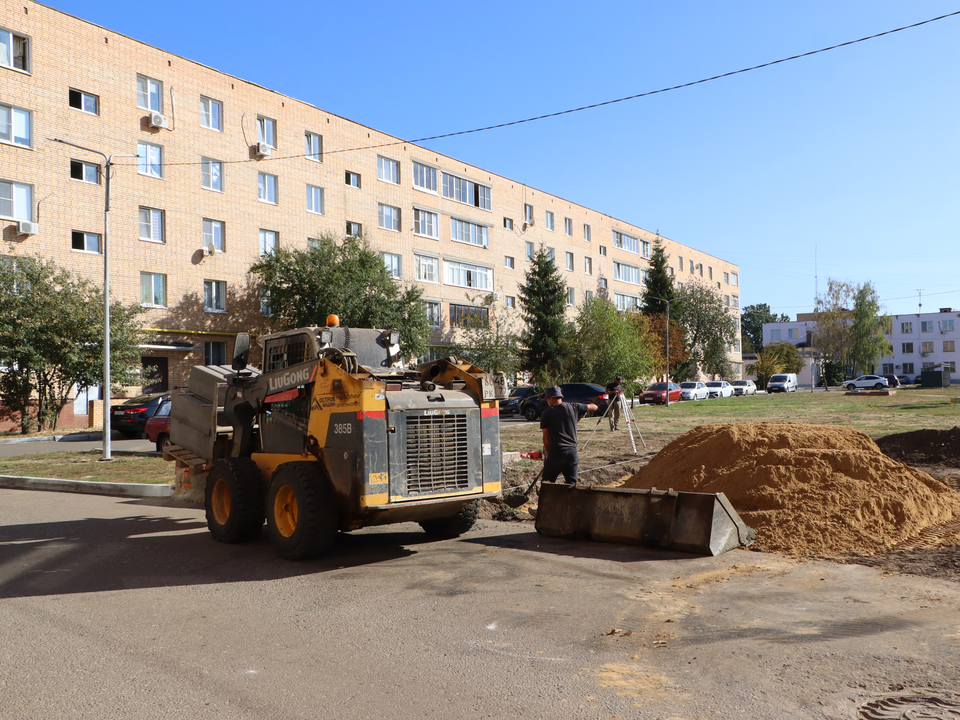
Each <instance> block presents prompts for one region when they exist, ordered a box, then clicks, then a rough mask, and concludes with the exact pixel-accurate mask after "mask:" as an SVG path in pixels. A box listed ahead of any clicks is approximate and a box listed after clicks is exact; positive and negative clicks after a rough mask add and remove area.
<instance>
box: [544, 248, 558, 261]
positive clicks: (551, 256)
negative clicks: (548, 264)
mask: <svg viewBox="0 0 960 720" xmlns="http://www.w3.org/2000/svg"><path fill="white" fill-rule="evenodd" d="M546 251H547V257H548V258H549V259H550V260H553V259H554V258H556V257H557V251H556V249H555V248H552V247H547V248H546Z"/></svg>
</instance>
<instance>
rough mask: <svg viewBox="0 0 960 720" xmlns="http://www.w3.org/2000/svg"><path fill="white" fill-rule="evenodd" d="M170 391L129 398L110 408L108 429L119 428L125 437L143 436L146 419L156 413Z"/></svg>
mask: <svg viewBox="0 0 960 720" xmlns="http://www.w3.org/2000/svg"><path fill="white" fill-rule="evenodd" d="M169 397H170V393H165V392H164V393H151V394H150V395H141V396H140V397H135V398H131V399H129V400H127V401H125V402H122V403H120V404H119V405H114V406H113V407H111V408H110V429H111V430H119V431H120V432H121V433H122V434H123V435H126V436H127V437H131V438H134V437H143V433H144V432H145V431H146V427H147V420H149V419H150V418H152V417H153V416H154V415H156V413H157V408H159V407H160V404H161V403H162V402H163V401H164V400H165V399H167V398H169Z"/></svg>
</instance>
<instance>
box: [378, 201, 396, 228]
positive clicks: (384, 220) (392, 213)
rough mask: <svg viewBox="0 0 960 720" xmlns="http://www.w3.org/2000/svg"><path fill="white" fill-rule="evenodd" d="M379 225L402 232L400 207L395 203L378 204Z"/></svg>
mask: <svg viewBox="0 0 960 720" xmlns="http://www.w3.org/2000/svg"><path fill="white" fill-rule="evenodd" d="M377 227H379V228H381V229H383V230H393V231H394V232H400V208H398V207H394V206H393V205H384V204H383V203H379V204H378V205H377Z"/></svg>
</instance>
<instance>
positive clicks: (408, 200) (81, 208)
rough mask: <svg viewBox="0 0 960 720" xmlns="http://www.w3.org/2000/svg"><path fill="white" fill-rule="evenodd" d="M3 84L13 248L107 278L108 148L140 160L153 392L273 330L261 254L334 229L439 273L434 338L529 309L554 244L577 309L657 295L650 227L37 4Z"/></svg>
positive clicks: (115, 183) (5, 229) (9, 28)
mask: <svg viewBox="0 0 960 720" xmlns="http://www.w3.org/2000/svg"><path fill="white" fill-rule="evenodd" d="M0 80H2V82H0V234H2V242H3V248H2V250H0V254H2V255H5V256H13V257H18V256H33V255H37V256H42V257H44V258H49V259H52V260H54V261H55V262H56V263H58V264H59V265H61V266H63V267H65V268H67V269H69V270H71V271H73V272H75V273H78V274H80V275H82V276H84V277H87V278H89V279H91V280H93V281H94V282H97V283H100V282H102V277H103V255H102V251H103V237H102V234H103V229H104V212H103V210H104V191H105V188H104V183H103V169H104V164H105V158H104V155H107V156H110V155H113V156H119V155H128V156H129V155H133V156H137V157H115V158H114V163H115V164H114V173H113V175H112V181H111V196H112V198H111V200H112V203H111V212H110V232H109V244H108V252H109V257H110V265H111V274H110V277H111V296H112V297H113V298H114V299H120V300H122V301H123V302H135V301H139V302H140V303H141V304H142V305H143V306H144V307H145V308H147V310H146V312H145V313H144V315H143V316H142V321H143V324H144V326H145V327H147V328H149V330H150V332H151V333H152V335H153V339H152V340H151V341H150V343H149V344H148V345H147V346H145V347H144V349H143V362H144V364H145V365H154V366H157V367H158V368H159V370H158V375H157V376H156V377H154V378H152V379H150V380H145V381H144V382H145V383H150V387H152V388H156V389H167V388H172V387H174V386H176V385H179V384H182V382H183V380H184V377H185V374H186V373H187V372H188V369H189V368H190V367H191V366H193V365H196V364H201V363H204V362H207V363H210V362H215V363H220V362H223V361H224V360H225V359H226V358H229V357H230V354H231V352H232V340H233V338H234V337H235V335H236V333H237V332H242V331H249V332H253V333H258V332H265V331H268V330H269V329H270V324H269V323H270V321H269V318H265V317H264V312H263V306H262V303H261V296H260V289H259V288H258V287H257V285H256V283H255V282H254V279H253V278H252V277H251V276H250V275H248V273H247V271H248V268H249V267H250V266H251V265H252V264H253V263H254V262H255V261H256V259H257V258H258V256H259V255H260V254H261V253H263V252H269V251H270V250H271V249H272V248H274V247H277V246H281V245H282V246H286V247H292V248H307V247H308V243H309V242H310V239H311V238H317V237H319V236H320V235H321V234H323V233H333V234H336V235H339V236H343V235H345V234H354V233H359V232H362V234H363V236H364V237H365V238H366V239H367V241H368V242H369V243H370V245H371V247H372V248H374V249H375V250H377V251H379V252H381V253H382V254H383V256H384V261H385V263H386V264H387V266H388V267H389V268H391V269H392V271H393V272H394V273H395V274H396V276H397V277H398V278H400V279H402V280H403V281H405V282H416V283H419V284H421V286H422V287H423V289H424V294H425V297H426V299H427V300H428V303H429V304H428V314H429V316H430V318H431V320H432V321H433V324H434V326H435V328H436V331H435V335H434V338H433V340H434V342H438V341H439V340H440V339H441V338H442V337H443V334H444V333H446V332H448V331H449V329H450V328H451V325H453V326H455V325H456V323H457V322H458V319H459V318H462V317H464V315H465V314H469V313H470V312H471V309H470V308H471V307H472V306H473V303H472V302H471V301H470V300H469V299H468V296H477V295H480V294H485V293H496V295H495V297H497V298H498V300H497V302H498V303H500V304H501V305H503V306H504V307H513V306H515V305H516V298H517V294H518V292H517V291H518V287H519V285H520V284H522V282H523V279H524V272H525V270H526V268H527V267H528V263H527V258H528V256H529V254H530V253H531V252H533V251H534V249H535V248H537V247H539V245H540V244H541V243H543V244H545V245H546V246H548V247H550V248H552V249H553V250H554V253H555V259H556V261H557V265H558V267H559V268H560V269H561V270H562V271H563V273H564V277H565V278H566V280H567V286H568V297H569V304H570V307H569V308H568V310H569V312H570V313H571V314H572V313H573V311H574V307H575V305H576V304H578V303H580V302H581V301H582V300H583V299H584V298H585V297H587V295H588V293H593V292H597V291H598V289H599V288H601V287H605V288H606V289H607V292H609V295H610V297H612V298H614V299H615V300H616V302H617V304H618V306H619V307H621V308H623V309H627V308H630V307H632V306H633V305H635V304H636V303H637V302H638V300H639V298H640V296H641V294H642V289H643V277H644V273H645V271H646V269H647V268H648V267H649V263H648V259H649V257H650V254H651V248H652V243H653V241H654V238H655V235H654V234H652V233H650V232H648V231H646V230H644V229H642V228H639V227H636V226H634V225H630V224H629V223H626V222H623V221H621V220H618V219H616V218H613V217H610V216H608V215H604V214H603V213H601V212H598V211H596V210H591V209H590V208H586V207H583V206H581V205H577V204H576V203H574V202H571V201H568V200H564V199H563V198H560V197H557V196H555V195H550V194H548V193H544V192H541V191H540V190H536V189H534V188H531V187H528V186H526V185H524V184H523V183H522V182H519V181H516V180H511V179H509V178H505V177H502V176H499V175H496V174H494V173H491V172H489V171H487V170H484V169H482V168H479V167H475V166H472V165H467V164H464V163H462V162H459V161H457V160H456V159H454V158H451V157H447V156H444V155H440V154H438V153H436V152H433V151H431V150H428V149H426V148H423V147H419V146H416V145H412V144H409V143H405V142H402V141H400V140H398V139H397V138H395V137H392V136H390V135H387V134H385V133H382V132H379V131H377V130H373V129H371V128H368V127H365V126H364V125H361V124H359V123H356V122H353V121H350V120H345V119H343V118H341V117H338V116H336V115H333V114H331V113H329V112H327V111H325V110H321V109H319V108H316V107H314V106H312V105H309V104H307V103H304V102H300V101H298V100H295V99H293V98H290V97H287V96H285V95H281V94H279V93H276V92H273V91H271V90H269V89H267V88H263V87H260V86H258V85H255V84H253V83H249V82H245V81H243V80H240V79H238V78H236V77H233V76H231V75H228V74H225V73H222V72H218V71H216V70H214V69H212V68H209V67H206V66H204V65H201V64H199V63H195V62H192V61H190V60H186V59H184V58H182V57H179V56H177V55H173V54H170V53H167V52H164V51H162V50H159V49H157V48H154V47H151V46H149V45H145V44H144V43H141V42H138V41H136V40H133V39H131V38H128V37H125V36H123V35H119V34H117V33H114V32H110V31H109V30H105V29H104V28H101V27H99V26H97V25H94V24H92V23H89V22H85V21H83V20H80V19H78V18H75V17H72V16H70V15H67V14H65V13H62V12H60V11H57V10H54V9H52V8H49V7H46V6H44V5H41V4H38V3H36V2H32V1H31V0H18V1H17V2H13V1H11V0H2V13H0ZM58 141H63V142H58ZM77 146H81V147H77ZM81 148H86V149H81ZM99 153H103V155H101V154H99ZM663 241H664V244H665V248H666V251H667V253H668V255H669V256H670V264H671V267H672V268H673V271H674V273H675V277H676V279H677V280H678V281H679V282H688V281H690V280H693V279H695V280H697V281H700V282H703V283H707V284H709V285H710V287H714V288H715V289H716V291H717V292H718V293H719V294H720V295H721V296H723V297H725V302H726V303H727V305H728V306H729V307H730V308H731V312H734V313H735V314H737V315H739V270H738V267H737V266H736V265H734V264H732V263H729V262H726V261H724V260H720V259H718V258H716V257H712V256H710V255H707V254H705V253H703V252H700V251H698V250H695V249H693V248H690V247H688V246H684V245H681V244H679V243H677V242H674V241H672V240H669V239H666V238H664V239H663ZM209 249H212V250H213V253H212V254H210V253H209ZM734 348H735V349H736V350H737V352H735V353H733V354H732V356H731V360H732V361H733V362H734V363H736V364H737V367H738V368H739V367H740V362H741V358H740V354H739V343H738V344H737V345H736V346H734ZM80 407H81V406H80V404H78V409H79V408H80Z"/></svg>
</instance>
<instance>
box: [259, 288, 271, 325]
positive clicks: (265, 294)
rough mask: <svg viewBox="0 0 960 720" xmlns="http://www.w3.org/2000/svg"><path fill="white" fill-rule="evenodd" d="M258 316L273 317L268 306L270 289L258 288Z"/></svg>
mask: <svg viewBox="0 0 960 720" xmlns="http://www.w3.org/2000/svg"><path fill="white" fill-rule="evenodd" d="M260 317H267V318H268V317H273V308H271V307H270V291H269V290H264V289H263V288H260Z"/></svg>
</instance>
